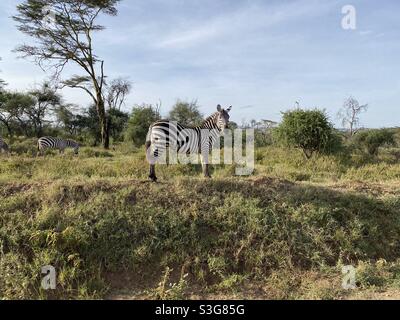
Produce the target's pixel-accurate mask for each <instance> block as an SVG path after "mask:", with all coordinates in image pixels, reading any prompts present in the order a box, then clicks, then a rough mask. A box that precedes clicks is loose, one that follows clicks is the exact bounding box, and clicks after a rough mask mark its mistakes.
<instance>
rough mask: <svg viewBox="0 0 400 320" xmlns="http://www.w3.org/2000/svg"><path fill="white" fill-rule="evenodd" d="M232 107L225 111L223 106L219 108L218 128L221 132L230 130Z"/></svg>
mask: <svg viewBox="0 0 400 320" xmlns="http://www.w3.org/2000/svg"><path fill="white" fill-rule="evenodd" d="M231 109H232V106H230V107H229V108H228V109H226V110H225V109H223V108H222V107H221V105H218V106H217V111H218V112H217V119H216V120H217V127H218V130H219V131H224V130H225V129H228V125H229V112H230V111H231Z"/></svg>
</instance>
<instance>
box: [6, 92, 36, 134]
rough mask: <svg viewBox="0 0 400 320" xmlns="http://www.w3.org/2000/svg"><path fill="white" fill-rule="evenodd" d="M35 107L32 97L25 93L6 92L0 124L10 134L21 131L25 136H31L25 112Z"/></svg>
mask: <svg viewBox="0 0 400 320" xmlns="http://www.w3.org/2000/svg"><path fill="white" fill-rule="evenodd" d="M34 105H35V100H34V98H33V97H32V96H30V95H29V94H25V93H20V92H15V93H10V92H6V93H5V94H4V95H3V100H2V102H0V122H2V123H3V125H4V126H5V127H6V128H7V131H8V134H9V135H12V134H13V132H14V131H20V132H21V133H22V134H24V135H25V136H29V135H30V126H29V123H28V118H27V116H26V113H25V111H26V110H27V109H29V108H32V107H33V106H34Z"/></svg>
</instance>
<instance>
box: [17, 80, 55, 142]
mask: <svg viewBox="0 0 400 320" xmlns="http://www.w3.org/2000/svg"><path fill="white" fill-rule="evenodd" d="M29 95H30V96H31V97H32V98H33V99H34V103H33V104H32V105H30V106H26V107H25V109H24V110H23V112H24V113H25V115H26V116H27V117H28V119H29V122H30V125H31V126H32V130H33V133H34V135H35V136H36V137H38V138H40V137H41V136H42V135H43V127H44V125H45V123H46V122H48V121H46V120H45V118H46V117H47V116H48V115H49V114H50V112H54V111H55V110H56V108H57V106H59V105H60V103H61V96H60V95H59V94H57V93H56V90H55V89H53V88H51V87H50V84H49V83H48V82H44V83H43V84H42V85H41V86H40V87H39V88H37V89H34V90H32V91H30V92H29Z"/></svg>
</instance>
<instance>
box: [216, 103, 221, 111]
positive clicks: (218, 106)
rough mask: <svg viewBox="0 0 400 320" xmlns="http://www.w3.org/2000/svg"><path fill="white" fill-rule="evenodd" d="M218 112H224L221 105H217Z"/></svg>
mask: <svg viewBox="0 0 400 320" xmlns="http://www.w3.org/2000/svg"><path fill="white" fill-rule="evenodd" d="M217 111H218V112H222V107H221V105H220V104H219V105H217Z"/></svg>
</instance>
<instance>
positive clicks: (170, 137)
mask: <svg viewBox="0 0 400 320" xmlns="http://www.w3.org/2000/svg"><path fill="white" fill-rule="evenodd" d="M231 108H232V107H229V108H228V109H227V110H224V109H222V107H221V106H220V105H218V106H217V110H218V112H216V113H214V114H213V115H212V116H210V117H209V118H207V119H206V120H205V121H204V122H203V123H202V124H201V125H200V126H197V127H187V126H184V125H182V124H180V123H177V122H175V121H170V120H161V121H158V122H156V123H154V124H152V125H151V126H150V129H149V133H148V135H147V139H146V154H147V159H148V161H149V163H150V175H149V178H150V179H151V180H153V181H157V177H156V174H155V164H156V162H157V161H158V160H159V159H161V157H162V156H163V155H165V152H166V149H167V148H172V149H173V150H174V151H176V152H177V153H181V154H187V155H191V154H200V155H201V158H202V164H203V172H204V175H205V176H206V177H210V174H209V172H208V154H209V152H210V151H211V150H212V148H213V146H214V145H215V142H216V141H217V140H218V139H219V138H220V136H221V134H222V133H223V131H224V130H225V129H226V128H227V127H228V123H229V112H230V110H231Z"/></svg>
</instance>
